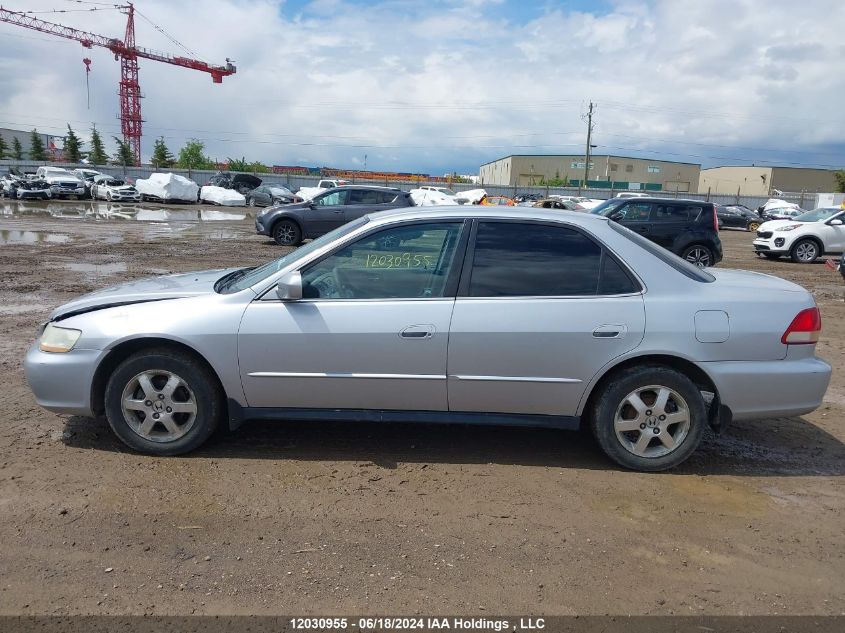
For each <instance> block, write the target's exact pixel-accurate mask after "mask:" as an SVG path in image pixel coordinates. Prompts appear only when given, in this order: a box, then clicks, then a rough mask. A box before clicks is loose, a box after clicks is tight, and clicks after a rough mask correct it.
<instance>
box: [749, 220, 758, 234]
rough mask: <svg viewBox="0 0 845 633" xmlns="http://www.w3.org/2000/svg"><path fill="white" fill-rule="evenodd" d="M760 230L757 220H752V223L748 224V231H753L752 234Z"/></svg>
mask: <svg viewBox="0 0 845 633" xmlns="http://www.w3.org/2000/svg"><path fill="white" fill-rule="evenodd" d="M759 228H760V223H759V222H757V221H756V220H752V221H751V222H749V223H748V230H749V231H751V232H752V233H754V232H756V231H757V229H759Z"/></svg>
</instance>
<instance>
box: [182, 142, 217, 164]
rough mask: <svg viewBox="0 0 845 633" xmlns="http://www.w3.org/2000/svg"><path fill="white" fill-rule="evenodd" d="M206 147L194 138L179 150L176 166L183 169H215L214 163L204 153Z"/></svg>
mask: <svg viewBox="0 0 845 633" xmlns="http://www.w3.org/2000/svg"><path fill="white" fill-rule="evenodd" d="M204 151H205V145H204V144H203V142H202V141H200V140H198V139H195V138H192V139H190V140H189V141H188V142H187V143H185V146H184V147H183V148H182V149H180V150H179V158H178V159H177V160H176V164H177V165H178V166H179V167H181V168H182V169H188V170H191V169H214V166H215V165H214V162H212V161H211V159H209V158H208V157H207V156H206V155H205V154H204V153H203V152H204Z"/></svg>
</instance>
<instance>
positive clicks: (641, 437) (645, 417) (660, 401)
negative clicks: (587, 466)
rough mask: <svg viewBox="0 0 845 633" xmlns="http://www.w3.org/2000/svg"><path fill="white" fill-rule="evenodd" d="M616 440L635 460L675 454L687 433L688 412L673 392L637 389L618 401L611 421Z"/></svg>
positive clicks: (662, 388)
mask: <svg viewBox="0 0 845 633" xmlns="http://www.w3.org/2000/svg"><path fill="white" fill-rule="evenodd" d="M613 426H614V430H615V432H616V438H617V439H618V440H619V443H620V444H621V445H622V446H623V447H624V448H625V449H626V450H627V451H628V452H630V453H632V454H634V455H636V456H637V457H663V456H664V455H668V454H669V453H671V452H673V451H674V450H676V449H677V448H678V447H679V446H680V445H681V444H682V443H683V441H684V440H685V439H686V437H687V435H688V434H689V430H690V409H689V406H688V405H687V402H686V400H684V398H683V397H682V396H681V395H680V394H679V393H678V392H677V391H675V390H674V389H670V388H669V387H665V386H663V385H648V386H645V387H640V388H638V389H636V390H634V391H632V392H631V393H629V394H628V395H627V396H625V398H623V399H622V402H621V403H620V405H619V407H618V408H617V409H616V415H615V417H614V421H613Z"/></svg>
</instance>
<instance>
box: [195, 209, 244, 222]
mask: <svg viewBox="0 0 845 633" xmlns="http://www.w3.org/2000/svg"><path fill="white" fill-rule="evenodd" d="M200 220H204V221H206V222H208V221H221V220H229V221H242V220H246V212H243V213H237V212H235V211H220V210H218V209H200Z"/></svg>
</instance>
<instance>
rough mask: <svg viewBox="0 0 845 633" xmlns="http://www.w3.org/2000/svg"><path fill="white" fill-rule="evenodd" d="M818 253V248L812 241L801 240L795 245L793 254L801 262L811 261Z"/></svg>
mask: <svg viewBox="0 0 845 633" xmlns="http://www.w3.org/2000/svg"><path fill="white" fill-rule="evenodd" d="M817 255H818V249H817V248H816V245H815V244H813V243H812V242H801V243H800V244H799V245H798V246H796V247H795V256H796V257H797V258H798V259H800V260H801V261H802V262H811V261H813V260H814V259H815V258H816V257H817Z"/></svg>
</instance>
